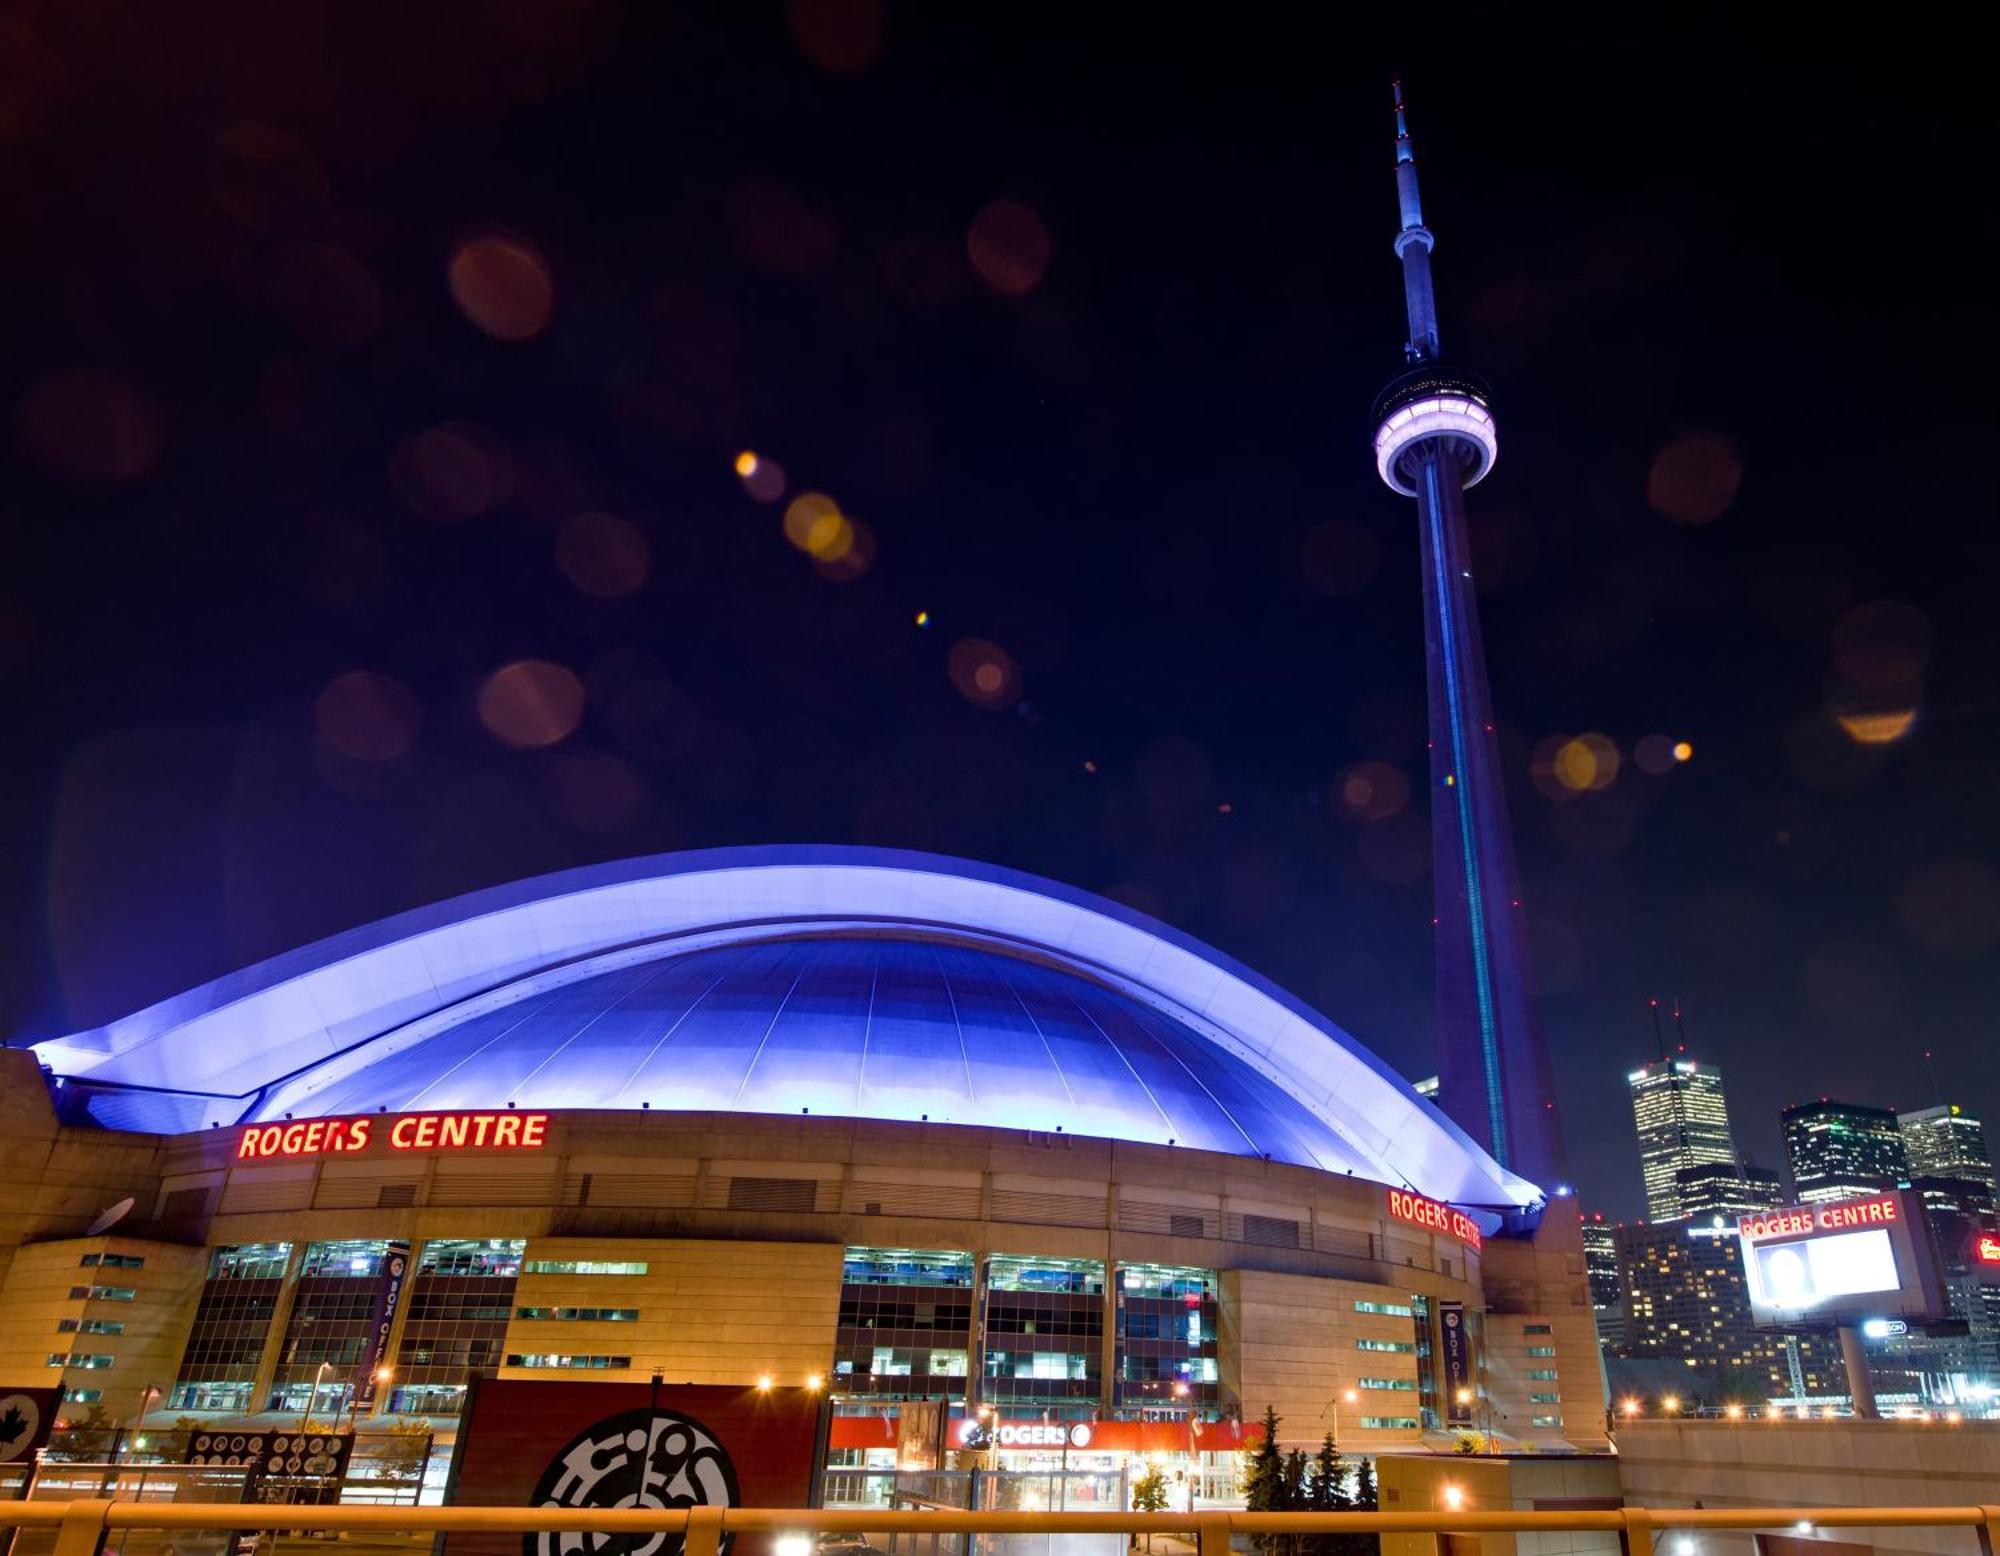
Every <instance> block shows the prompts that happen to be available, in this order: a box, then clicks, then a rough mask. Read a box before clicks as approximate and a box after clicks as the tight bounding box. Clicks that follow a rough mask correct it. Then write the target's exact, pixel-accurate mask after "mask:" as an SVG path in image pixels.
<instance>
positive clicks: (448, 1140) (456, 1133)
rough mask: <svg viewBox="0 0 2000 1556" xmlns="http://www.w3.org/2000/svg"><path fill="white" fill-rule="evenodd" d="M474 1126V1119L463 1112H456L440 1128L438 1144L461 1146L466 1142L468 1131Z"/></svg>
mask: <svg viewBox="0 0 2000 1556" xmlns="http://www.w3.org/2000/svg"><path fill="white" fill-rule="evenodd" d="M471 1127H472V1120H471V1119H469V1118H467V1117H466V1116H465V1115H464V1114H463V1113H457V1114H454V1115H453V1116H452V1117H450V1118H448V1119H446V1120H445V1121H444V1123H443V1124H442V1125H440V1126H439V1128H438V1144H439V1145H451V1146H460V1145H464V1144H465V1135H466V1131H467V1130H469V1129H470V1128H471Z"/></svg>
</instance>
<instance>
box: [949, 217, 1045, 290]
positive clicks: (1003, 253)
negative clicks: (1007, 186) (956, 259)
mask: <svg viewBox="0 0 2000 1556" xmlns="http://www.w3.org/2000/svg"><path fill="white" fill-rule="evenodd" d="M965 248H966V253H967V254H968V255H969V256H970V258H971V260H972V268H973V269H974V270H975V271H977V272H978V274H979V279H980V280H982V281H984V282H985V283H986V284H987V285H988V286H990V287H992V288H993V290H994V291H996V292H999V293H1001V294H1002V295H1003V296H1006V297H1022V296H1025V295H1026V294H1027V293H1029V292H1032V291H1033V290H1034V289H1035V288H1036V287H1037V286H1039V285H1040V284H1041V281H1042V276H1043V275H1044V274H1045V273H1046V272H1047V270H1048V268H1049V253H1050V249H1051V244H1050V241H1049V230H1048V228H1046V227H1044V226H1043V225H1042V219H1041V217H1039V216H1037V215H1036V214H1035V213H1034V212H1033V211H1032V210H1030V209H1029V208H1028V207H1027V206H1025V205H1023V204H1021V202H1020V201H1018V200H994V201H991V202H990V203H988V204H987V205H986V206H985V208H984V209H982V210H981V211H980V213H979V214H978V215H977V216H975V217H974V218H973V219H972V228H971V230H970V231H969V232H968V233H967V234H966V238H965Z"/></svg>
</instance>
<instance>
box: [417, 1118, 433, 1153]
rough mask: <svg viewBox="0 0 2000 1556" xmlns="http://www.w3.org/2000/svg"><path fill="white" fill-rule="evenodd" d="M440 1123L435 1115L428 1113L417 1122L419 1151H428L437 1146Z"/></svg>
mask: <svg viewBox="0 0 2000 1556" xmlns="http://www.w3.org/2000/svg"><path fill="white" fill-rule="evenodd" d="M437 1138H438V1121H437V1115H436V1114H434V1113H426V1114H425V1115H424V1116H423V1117H422V1118H420V1119H418V1120H417V1149H418V1150H420V1151H428V1150H429V1149H430V1148H431V1147H432V1146H434V1145H436V1144H437Z"/></svg>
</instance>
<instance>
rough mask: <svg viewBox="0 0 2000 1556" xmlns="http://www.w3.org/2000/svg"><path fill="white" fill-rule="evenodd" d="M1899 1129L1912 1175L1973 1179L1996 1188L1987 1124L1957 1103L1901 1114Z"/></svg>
mask: <svg viewBox="0 0 2000 1556" xmlns="http://www.w3.org/2000/svg"><path fill="white" fill-rule="evenodd" d="M1896 1128H1897V1130H1898V1132H1899V1133H1901V1135H1902V1137H1903V1154H1904V1156H1905V1157H1907V1158H1908V1160H1909V1165H1910V1173H1911V1175H1912V1176H1913V1177H1919V1178H1970V1179H1974V1180H1976V1181H1978V1182H1980V1183H1984V1184H1985V1185H1986V1186H1987V1187H1988V1188H1992V1187H1994V1179H1993V1157H1992V1155H1991V1153H1989V1152H1988V1151H1987V1149H1986V1130H1985V1127H1984V1126H1983V1125H1982V1124H1981V1123H1980V1122H1979V1120H1978V1118H1977V1117H1976V1116H1974V1115H1973V1114H1971V1113H1969V1112H1967V1111H1966V1110H1965V1109H1964V1108H1962V1107H1960V1106H1959V1105H1958V1104H1957V1103H1955V1102H1941V1103H1939V1104H1938V1105H1937V1106H1936V1107H1934V1108H1919V1109H1917V1111H1916V1112H1914V1113H1898V1114H1897V1115H1896Z"/></svg>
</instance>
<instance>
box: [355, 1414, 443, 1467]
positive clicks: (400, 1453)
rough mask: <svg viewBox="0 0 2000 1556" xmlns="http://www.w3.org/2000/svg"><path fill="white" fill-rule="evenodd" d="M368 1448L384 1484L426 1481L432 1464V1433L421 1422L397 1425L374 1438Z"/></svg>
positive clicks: (405, 1422) (369, 1440)
mask: <svg viewBox="0 0 2000 1556" xmlns="http://www.w3.org/2000/svg"><path fill="white" fill-rule="evenodd" d="M356 1446H357V1447H358V1446H359V1443H358V1442H357V1444H356ZM368 1446H369V1457H370V1458H371V1459H372V1460H374V1463H375V1473H376V1474H377V1475H378V1476H380V1477H381V1478H382V1479H383V1480H422V1479H423V1478H424V1470H425V1468H426V1467H427V1466H428V1465H429V1463H430V1457H431V1429H430V1428H429V1427H428V1426H426V1425H424V1423H423V1422H421V1421H397V1422H395V1423H394V1424H393V1425H391V1426H390V1428H389V1430H388V1431H386V1432H380V1433H376V1434H373V1435H372V1436H371V1437H370V1438H369V1439H368Z"/></svg>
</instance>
